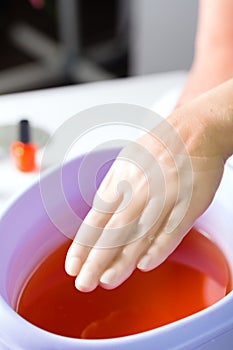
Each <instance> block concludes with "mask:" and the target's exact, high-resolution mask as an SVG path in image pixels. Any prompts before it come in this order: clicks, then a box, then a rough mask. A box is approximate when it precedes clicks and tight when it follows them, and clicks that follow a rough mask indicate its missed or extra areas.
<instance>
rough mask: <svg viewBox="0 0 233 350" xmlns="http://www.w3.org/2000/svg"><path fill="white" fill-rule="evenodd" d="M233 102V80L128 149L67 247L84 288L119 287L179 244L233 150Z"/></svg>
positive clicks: (209, 196)
mask: <svg viewBox="0 0 233 350" xmlns="http://www.w3.org/2000/svg"><path fill="white" fill-rule="evenodd" d="M231 101H233V81H230V82H228V83H226V84H223V85H222V86H220V87H219V88H216V89H213V90H212V91H210V92H209V93H207V94H204V95H202V96H201V97H199V98H198V99H195V100H193V102H192V103H190V104H188V105H186V106H184V107H181V108H178V109H176V110H175V111H174V112H173V113H172V115H171V116H170V117H169V118H168V119H167V120H164V122H161V124H159V125H158V126H157V127H156V128H155V129H153V130H152V131H151V132H148V133H147V134H145V135H144V136H143V137H141V138H140V139H138V140H137V141H136V142H134V143H131V144H129V145H128V146H127V147H125V148H124V149H123V150H122V151H121V153H120V154H119V156H118V157H117V159H116V161H115V162H114V164H113V166H112V167H111V169H110V171H109V172H108V174H107V175H106V177H105V179H104V180H103V182H102V184H101V186H100V188H99V190H98V191H97V194H96V196H95V199H94V203H93V208H92V209H91V210H90V212H89V213H88V215H87V216H86V218H85V220H84V222H83V224H82V225H81V227H80V229H79V231H78V233H77V235H76V237H75V239H74V241H73V243H72V244H71V246H70V248H69V251H68V253H67V258H66V271H67V273H68V274H70V275H72V276H77V277H76V281H75V285H76V288H77V289H79V290H80V291H84V292H88V291H92V290H93V289H95V288H96V287H97V286H98V285H100V286H102V287H104V288H106V289H111V288H115V287H117V286H118V285H120V284H121V283H123V282H124V281H125V280H126V279H127V278H128V277H129V276H130V275H131V273H132V272H133V271H134V269H135V268H139V269H141V270H143V271H148V270H151V269H153V268H155V267H156V266H158V265H159V264H160V263H161V262H162V261H164V260H165V259H166V258H167V257H168V255H169V254H170V253H171V252H172V251H173V250H174V249H175V248H176V247H177V245H178V244H179V243H180V241H181V240H182V238H183V237H184V235H185V234H186V233H187V231H188V230H189V229H190V227H191V226H192V225H193V223H194V221H195V220H196V218H197V217H198V216H199V215H201V214H202V213H203V212H204V211H205V210H206V208H207V207H208V206H209V204H210V203H211V201H212V199H213V197H214V194H215V192H216V190H217V188H218V185H219V183H220V181H221V177H222V173H223V166H224V162H225V160H226V159H227V157H228V156H229V155H230V154H232V152H233V141H232V139H233V138H232V137H231V131H232V130H233V110H232V107H231V106H232V102H231Z"/></svg>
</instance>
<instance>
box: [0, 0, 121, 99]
mask: <svg viewBox="0 0 233 350" xmlns="http://www.w3.org/2000/svg"><path fill="white" fill-rule="evenodd" d="M77 2H78V3H79V14H80V15H79V23H78V26H79V29H80V46H81V54H83V55H85V56H87V57H88V58H90V59H91V60H93V61H94V62H96V63H97V64H98V65H100V66H101V67H102V68H103V69H105V70H106V71H108V72H110V73H111V74H113V76H114V77H124V76H127V43H126V41H127V35H126V31H127V28H125V32H124V30H123V31H122V28H121V30H119V26H118V20H119V8H118V5H119V1H118V0H102V1H93V0H77ZM45 4H46V5H45V6H44V8H42V9H40V10H36V9H34V8H33V7H32V6H31V5H30V3H29V2H28V1H27V0H11V1H7V0H0V42H1V55H0V74H1V70H2V71H3V70H5V69H7V68H11V67H16V66H19V65H21V64H25V63H31V62H34V60H35V59H34V57H31V56H30V54H28V52H24V51H23V50H22V49H20V48H19V47H16V46H15V45H14V44H13V43H12V41H11V40H10V37H9V33H10V30H11V28H12V27H13V26H14V25H15V23H18V22H19V21H20V22H24V23H26V24H28V25H29V26H31V27H32V28H35V29H36V30H38V31H39V32H41V33H42V34H44V35H46V36H47V37H48V38H49V39H52V40H54V41H57V40H58V35H59V31H58V23H57V1H56V0H46V3H45ZM67 6H68V1H67ZM76 82H77V81H75V83H76ZM80 82H81V81H80ZM73 83H74V81H72V79H70V77H68V76H66V77H63V78H62V81H58V82H51V83H49V82H47V83H46V84H45V85H43V86H38V87H37V88H44V87H50V86H59V85H69V84H73ZM29 89H30V88H29ZM25 90H27V89H23V91H25ZM16 91H19V90H17V89H16ZM12 92H13V91H12ZM3 93H4V92H3Z"/></svg>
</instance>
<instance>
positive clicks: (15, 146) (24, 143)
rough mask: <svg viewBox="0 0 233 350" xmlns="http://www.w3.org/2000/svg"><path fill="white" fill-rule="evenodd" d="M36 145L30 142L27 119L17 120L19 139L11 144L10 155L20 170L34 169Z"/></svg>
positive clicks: (29, 170) (28, 170)
mask: <svg viewBox="0 0 233 350" xmlns="http://www.w3.org/2000/svg"><path fill="white" fill-rule="evenodd" d="M36 150H37V147H36V145H35V144H33V143H32V142H30V125H29V122H28V120H26V119H23V120H21V121H20V122H19V141H15V142H13V143H12V144H11V147H10V152H11V157H12V159H13V161H14V163H15V165H16V167H17V169H19V170H20V171H23V172H31V171H35V170H36V162H35V155H36Z"/></svg>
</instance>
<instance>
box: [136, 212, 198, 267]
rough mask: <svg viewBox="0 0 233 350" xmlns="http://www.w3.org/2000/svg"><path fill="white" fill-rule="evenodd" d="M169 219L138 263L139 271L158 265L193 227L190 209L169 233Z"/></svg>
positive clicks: (193, 215)
mask: <svg viewBox="0 0 233 350" xmlns="http://www.w3.org/2000/svg"><path fill="white" fill-rule="evenodd" d="M169 218H170V217H169ZM169 218H168V220H166V224H165V225H164V228H163V230H162V231H161V233H160V234H159V235H158V236H157V237H155V239H154V241H153V244H152V245H151V246H150V247H149V249H148V251H147V252H146V253H145V255H144V256H143V257H142V259H141V260H140V261H139V263H138V265H137V267H138V268H139V269H140V270H142V271H150V270H152V269H154V268H155V267H157V266H158V265H160V264H161V263H162V262H163V261H164V260H165V259H166V258H167V257H168V256H169V255H170V254H171V253H172V252H173V251H174V250H175V249H176V248H177V246H178V245H179V244H180V242H181V241H182V239H183V238H184V236H185V235H186V233H187V232H188V231H189V230H190V229H191V227H192V226H193V223H194V221H195V219H196V216H195V214H193V211H192V209H191V208H190V209H189V210H188V211H187V213H186V215H185V216H184V218H183V220H182V221H181V222H179V223H178V224H177V225H176V226H175V228H174V229H173V231H170V223H169Z"/></svg>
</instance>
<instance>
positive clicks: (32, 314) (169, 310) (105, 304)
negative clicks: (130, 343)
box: [17, 230, 231, 339]
mask: <svg viewBox="0 0 233 350" xmlns="http://www.w3.org/2000/svg"><path fill="white" fill-rule="evenodd" d="M69 244H70V241H69V242H67V243H65V244H63V245H62V246H60V247H59V248H58V249H56V250H55V251H54V252H52V253H51V255H49V256H48V257H47V258H46V259H45V260H44V261H43V262H42V264H41V265H40V266H39V267H38V269H37V270H36V271H35V272H34V274H33V275H32V276H31V277H30V279H29V280H28V281H27V283H26V284H25V286H24V289H23V291H22V294H21V296H20V298H19V300H18V305H17V312H18V313H19V314H20V315H21V316H22V317H24V318H25V319H27V320H28V321H30V322H31V323H33V324H34V325H37V326H39V327H41V328H43V329H45V330H47V331H50V332H53V333H56V334H60V335H64V336H68V337H74V338H87V339H91V338H92V339H99V338H113V337H119V336H126V335H130V334H134V333H139V332H143V331H146V330H149V329H152V328H156V327H159V326H162V325H165V324H168V323H170V322H174V321H176V320H179V319H181V318H183V317H186V316H188V315H191V314H193V313H195V312H198V311H200V310H202V309H204V308H206V307H208V306H210V305H211V304H213V303H215V302H216V301H218V300H219V299H221V298H223V297H224V296H225V295H226V294H227V293H228V292H229V291H230V290H231V286H230V277H229V269H228V265H227V263H226V260H225V258H224V256H223V254H222V253H221V251H220V250H219V249H218V247H216V245H215V244H213V243H212V242H211V241H210V240H209V239H207V238H206V237H204V236H203V235H201V234H199V233H197V232H196V231H195V230H191V231H190V233H189V234H188V235H187V236H186V237H185V239H184V240H183V241H182V243H181V244H180V246H179V247H178V248H177V249H176V251H175V252H174V253H173V254H172V255H171V256H170V257H169V258H168V259H167V260H166V261H165V262H164V263H163V264H161V265H160V266H159V267H158V268H156V269H154V270H153V271H151V272H147V273H143V272H140V271H138V270H136V271H135V272H134V273H133V275H132V276H131V277H130V278H129V279H128V280H127V281H126V282H125V283H123V285H121V286H120V287H118V288H116V289H114V290H112V291H108V290H104V289H102V288H100V287H98V288H97V289H96V290H95V291H93V292H91V293H87V294H86V293H82V292H79V291H77V290H76V289H75V287H74V279H73V278H71V277H69V276H67V275H66V273H65V271H64V268H63V266H64V259H65V255H66V252H67V248H68V246H69Z"/></svg>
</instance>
